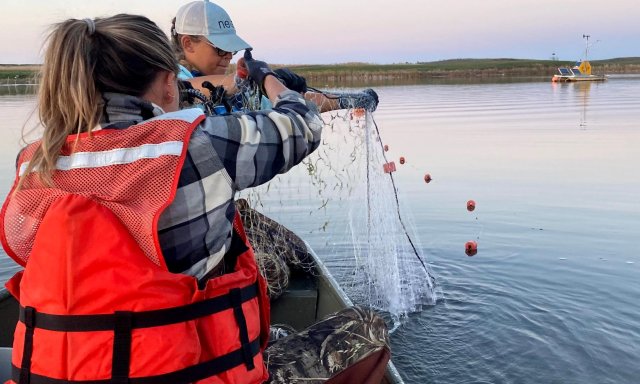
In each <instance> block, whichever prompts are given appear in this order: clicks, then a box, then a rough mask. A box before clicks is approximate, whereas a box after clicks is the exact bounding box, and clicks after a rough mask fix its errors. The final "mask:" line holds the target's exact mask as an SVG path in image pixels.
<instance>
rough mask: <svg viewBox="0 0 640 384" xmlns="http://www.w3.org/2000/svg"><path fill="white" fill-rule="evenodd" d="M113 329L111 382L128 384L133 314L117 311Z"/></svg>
mask: <svg viewBox="0 0 640 384" xmlns="http://www.w3.org/2000/svg"><path fill="white" fill-rule="evenodd" d="M114 316H115V326H114V329H113V355H112V357H113V358H112V362H111V382H112V383H114V384H127V383H129V364H130V363H131V330H132V327H131V325H132V321H131V320H132V318H133V312H129V311H117V312H116V313H115V315H114Z"/></svg>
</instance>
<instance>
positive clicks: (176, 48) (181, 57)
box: [171, 17, 204, 71]
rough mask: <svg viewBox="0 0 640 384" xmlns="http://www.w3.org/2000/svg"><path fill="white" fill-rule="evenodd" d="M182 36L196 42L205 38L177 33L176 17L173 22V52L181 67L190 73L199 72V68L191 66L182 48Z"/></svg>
mask: <svg viewBox="0 0 640 384" xmlns="http://www.w3.org/2000/svg"><path fill="white" fill-rule="evenodd" d="M182 36H187V37H188V38H189V39H191V41H195V42H199V41H202V39H204V36H200V35H182V34H180V33H178V32H176V18H175V17H174V18H173V19H172V20H171V45H172V47H173V52H174V54H175V56H176V58H177V59H178V63H179V64H180V65H182V66H183V67H185V68H187V69H188V70H189V71H193V70H194V69H195V70H198V68H196V67H195V66H194V65H193V64H191V63H190V62H189V61H188V60H187V58H186V56H185V54H184V47H183V46H182V41H181V39H182Z"/></svg>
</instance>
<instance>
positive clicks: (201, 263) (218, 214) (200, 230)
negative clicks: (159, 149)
mask: <svg viewBox="0 0 640 384" xmlns="http://www.w3.org/2000/svg"><path fill="white" fill-rule="evenodd" d="M104 96H105V101H106V108H105V112H106V113H105V116H104V118H103V122H102V123H101V126H102V128H105V129H108V128H111V129H125V128H127V127H129V126H131V125H133V124H136V123H139V122H141V121H144V120H147V119H149V118H151V117H153V116H157V115H159V114H162V113H163V111H162V110H161V109H160V108H158V107H157V106H154V105H152V104H150V103H148V102H146V101H144V100H141V99H138V98H135V97H132V96H125V95H120V94H109V93H107V94H105V95H104ZM322 125H323V123H322V120H321V119H320V115H319V114H318V112H317V109H316V107H315V105H314V104H311V103H310V104H308V105H307V103H306V102H305V100H304V99H303V98H302V97H301V96H300V95H299V94H298V93H296V92H293V91H285V92H282V93H281V94H280V95H278V99H277V101H276V103H275V106H274V108H273V110H264V111H256V112H249V113H238V114H233V115H228V116H210V117H207V118H206V119H205V120H204V121H203V122H202V123H201V124H200V125H199V126H198V127H197V128H196V129H195V130H194V132H193V134H192V136H191V139H190V141H189V146H188V150H187V156H186V159H185V162H184V166H183V167H182V171H181V172H180V178H179V181H178V190H177V192H176V197H175V199H174V201H173V202H172V203H171V205H170V206H169V207H168V208H167V209H166V210H165V211H164V212H163V213H162V214H161V216H160V219H159V221H158V234H159V240H160V246H161V248H162V252H163V255H164V258H165V261H166V263H167V265H168V267H169V270H170V271H172V272H176V273H185V274H189V275H193V276H195V277H197V278H198V279H201V278H203V277H204V276H205V275H207V273H209V272H210V271H212V270H213V269H214V267H216V266H217V265H218V264H219V262H220V261H221V260H222V258H223V256H224V254H225V253H226V252H227V250H228V249H229V247H230V245H231V237H232V233H233V231H232V223H233V218H234V215H235V211H236V210H235V205H234V197H235V195H236V192H238V191H240V190H242V189H245V188H249V187H255V186H258V185H260V184H263V183H266V182H268V181H269V180H271V179H272V178H274V177H275V176H276V175H278V174H279V173H284V172H286V171H288V170H289V169H291V168H292V167H293V166H294V165H296V164H298V163H299V162H300V161H302V159H304V158H305V157H306V156H307V155H309V154H310V153H311V152H313V151H314V150H315V149H316V148H317V147H318V145H319V144H320V133H321V131H322Z"/></svg>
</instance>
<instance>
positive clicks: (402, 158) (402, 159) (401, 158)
mask: <svg viewBox="0 0 640 384" xmlns="http://www.w3.org/2000/svg"><path fill="white" fill-rule="evenodd" d="M400 164H404V157H402V156H401V157H400Z"/></svg>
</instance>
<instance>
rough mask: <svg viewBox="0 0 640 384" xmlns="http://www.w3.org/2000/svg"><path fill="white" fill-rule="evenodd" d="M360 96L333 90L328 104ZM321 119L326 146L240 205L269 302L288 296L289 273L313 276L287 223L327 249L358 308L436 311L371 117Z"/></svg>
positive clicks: (342, 114) (248, 100)
mask: <svg viewBox="0 0 640 384" xmlns="http://www.w3.org/2000/svg"><path fill="white" fill-rule="evenodd" d="M312 90H313V91H317V90H316V89H313V88H312ZM355 92H357V91H353V90H349V91H345V90H341V89H331V90H329V91H326V93H327V95H328V97H327V98H326V99H325V101H324V102H326V103H333V102H334V101H335V97H336V96H337V95H341V94H342V95H344V94H348V93H355ZM261 96H262V95H261V94H260V93H259V92H257V91H255V90H253V91H252V92H245V93H244V95H243V100H242V103H243V107H245V108H247V109H256V108H259V107H258V106H259V105H260V102H259V98H260V97H261ZM319 108H320V109H322V108H323V105H322V104H320V105H319ZM322 118H323V121H324V125H325V126H324V130H323V142H322V144H321V146H320V147H319V148H318V149H317V150H316V151H315V152H314V153H313V154H312V155H311V156H309V157H307V158H306V159H304V160H303V162H302V163H301V164H299V165H298V166H296V167H294V169H292V170H291V171H289V172H287V173H286V174H284V175H280V176H278V177H276V178H275V179H274V180H272V181H271V182H269V183H268V184H266V185H265V186H262V187H259V188H254V189H251V190H248V191H243V193H242V197H243V198H245V199H246V200H244V201H242V202H241V203H239V206H240V212H241V214H242V216H243V219H244V222H245V227H246V230H247V234H248V236H249V238H250V240H251V242H252V244H253V246H254V249H255V252H256V257H257V261H258V265H259V267H260V270H261V272H262V273H263V276H265V277H266V279H267V281H268V286H269V294H270V296H271V297H272V298H277V297H279V296H280V295H281V294H282V293H283V292H284V291H285V290H286V288H287V286H288V284H289V278H290V275H291V271H290V269H291V268H302V269H304V270H306V271H313V270H314V268H313V262H312V259H311V258H309V257H308V254H307V252H306V245H305V243H304V241H302V240H301V239H300V238H299V237H297V236H295V235H294V234H292V232H290V231H288V230H286V228H284V227H283V226H281V225H279V224H278V223H281V224H284V225H285V226H287V227H290V228H291V229H293V230H295V231H296V232H297V233H299V234H300V235H302V236H303V237H305V238H308V239H310V240H312V241H313V242H314V244H322V243H323V242H324V245H323V246H322V247H318V249H321V254H320V255H319V256H320V258H321V259H323V261H324V262H325V264H327V266H329V268H330V270H332V272H334V271H336V275H337V276H336V277H337V279H338V280H339V281H340V283H341V284H342V285H343V287H344V288H345V290H346V291H347V294H348V295H349V296H350V297H351V298H352V300H353V301H354V302H356V303H358V304H363V305H367V306H371V307H374V308H377V309H380V310H382V311H386V312H388V313H389V314H390V315H391V316H392V317H393V318H394V319H399V318H402V317H404V316H405V315H407V314H408V313H411V312H415V311H420V310H422V309H423V306H425V305H434V304H435V303H436V300H437V295H436V287H435V279H434V277H433V274H432V272H431V270H430V268H429V266H428V264H427V263H426V260H425V255H423V254H422V247H420V245H419V244H418V243H417V241H418V239H417V237H416V236H415V233H414V231H413V228H414V227H413V226H412V225H411V222H410V221H409V220H410V216H409V215H408V214H407V212H406V211H405V210H404V207H403V206H402V204H401V203H402V199H401V198H400V195H399V190H398V187H397V185H396V182H395V180H394V178H393V169H391V168H390V165H391V164H390V163H391V162H390V161H389V160H388V159H386V158H385V151H384V148H383V143H382V138H381V136H380V131H379V129H378V126H377V125H376V123H375V121H374V119H373V115H372V114H371V113H370V112H367V111H365V110H364V109H358V108H355V109H354V108H351V109H339V110H333V111H329V112H325V113H323V114H322ZM250 207H252V208H253V209H251V208H250ZM409 208H410V207H409ZM259 211H260V212H263V213H265V214H266V215H268V216H269V217H273V218H274V219H275V220H277V223H275V224H274V222H273V221H272V220H271V219H269V218H268V217H266V216H265V215H264V214H262V213H260V212H259ZM322 240H324V241H322Z"/></svg>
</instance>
